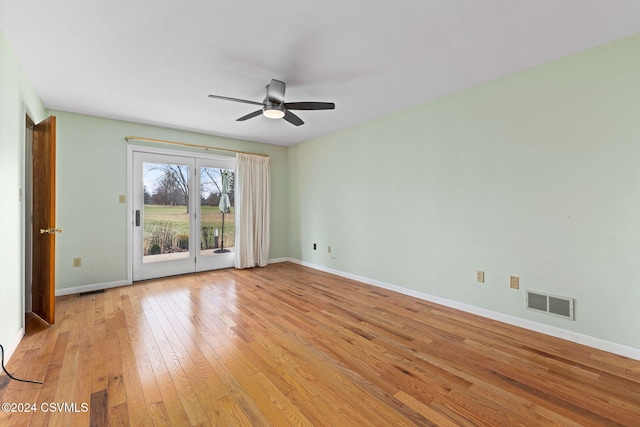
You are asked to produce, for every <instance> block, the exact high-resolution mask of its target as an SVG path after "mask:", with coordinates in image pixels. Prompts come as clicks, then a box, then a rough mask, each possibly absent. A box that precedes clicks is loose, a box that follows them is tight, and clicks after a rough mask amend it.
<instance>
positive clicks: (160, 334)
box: [0, 263, 640, 426]
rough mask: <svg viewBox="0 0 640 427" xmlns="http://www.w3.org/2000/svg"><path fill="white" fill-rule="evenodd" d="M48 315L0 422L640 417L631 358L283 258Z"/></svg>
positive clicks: (18, 361)
mask: <svg viewBox="0 0 640 427" xmlns="http://www.w3.org/2000/svg"><path fill="white" fill-rule="evenodd" d="M56 319H57V323H56V324H55V325H54V326H52V327H49V328H47V327H45V326H43V325H42V324H40V323H39V322H38V321H37V320H36V319H30V320H29V322H28V323H29V325H28V329H29V331H28V333H27V335H26V336H25V337H24V339H23V340H22V342H21V344H20V346H19V347H18V349H17V351H16V353H15V355H14V357H13V358H12V360H11V363H9V364H8V369H9V371H10V372H13V373H14V375H16V376H18V377H22V378H30V379H43V380H44V385H42V386H40V385H35V384H26V383H18V382H13V381H11V382H9V383H7V377H6V376H4V375H3V376H0V403H2V402H11V403H35V404H36V407H37V408H38V410H37V412H31V413H3V412H0V425H2V426H25V425H33V426H57V425H59V426H68V425H71V426H87V425H91V426H102V425H112V426H126V425H136V426H137V425H159V426H165V425H172V426H188V425H227V426H236V425H247V426H269V425H273V426H288V425H296V426H309V425H315V426H349V425H352V426H401V425H419V426H425V425H439V426H454V425H456V426H457V425H462V426H470V425H486V426H501V425H504V426H517V425H526V426H546V425H558V426H572V425H588V426H605V425H627V426H638V425H640V362H638V361H634V360H630V359H626V358H623V357H620V356H616V355H612V354H608V353H605V352H602V351H598V350H594V349H591V348H588V347H584V346H580V345H576V344H573V343H570V342H566V341H563V340H559V339H554V338H550V337H547V336H543V335H540V334H537V333H534V332H530V331H527V330H523V329H519V328H516V327H513V326H509V325H505V324H502V323H499V322H495V321H491V320H487V319H484V318H481V317H477V316H474V315H471V314H467V313H463V312H460V311H456V310H453V309H449V308H446V307H442V306H438V305H436V304H431V303H428V302H425V301H422V300H418V299H415V298H411V297H408V296H405V295H401V294H397V293H394V292H391V291H387V290H384V289H379V288H376V287H372V286H369V285H365V284H362V283H358V282H355V281H351V280H347V279H343V278H340V277H336V276H332V275H330V274H326V273H322V272H318V271H315V270H312V269H308V268H305V267H302V266H298V265H295V264H291V263H281V264H275V265H271V266H269V267H267V268H262V269H253V270H232V269H231V270H222V271H215V272H207V273H198V274H194V275H188V276H179V277H172V278H166V279H160V280H151V281H147V282H142V283H138V284H135V285H133V286H127V287H122V288H116V289H111V290H108V291H106V292H105V293H104V294H94V295H87V296H81V297H78V296H66V297H61V298H58V299H57V309H56ZM49 402H53V403H64V402H67V403H75V404H76V405H77V407H78V412H53V413H52V412H50V411H49V412H44V411H43V410H41V405H42V404H43V403H45V404H46V403H49ZM83 403H85V404H87V406H88V411H87V412H82V406H81V405H82V404H83Z"/></svg>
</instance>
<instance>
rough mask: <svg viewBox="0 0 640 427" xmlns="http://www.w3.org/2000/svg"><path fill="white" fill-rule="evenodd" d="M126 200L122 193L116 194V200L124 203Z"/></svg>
mask: <svg viewBox="0 0 640 427" xmlns="http://www.w3.org/2000/svg"><path fill="white" fill-rule="evenodd" d="M126 201H127V197H126V196H125V195H124V194H120V195H119V196H118V202H120V203H126Z"/></svg>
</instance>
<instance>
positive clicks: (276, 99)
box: [267, 79, 286, 104]
mask: <svg viewBox="0 0 640 427" xmlns="http://www.w3.org/2000/svg"><path fill="white" fill-rule="evenodd" d="M285 87H286V85H285V83H284V82H281V81H280V80H276V79H272V80H271V83H269V84H268V85H267V99H268V100H269V102H273V103H274V104H282V103H283V102H284V91H285Z"/></svg>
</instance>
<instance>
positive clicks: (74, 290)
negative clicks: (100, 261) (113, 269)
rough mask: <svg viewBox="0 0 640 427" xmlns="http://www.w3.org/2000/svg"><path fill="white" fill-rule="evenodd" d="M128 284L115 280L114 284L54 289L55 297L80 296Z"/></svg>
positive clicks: (125, 281)
mask: <svg viewBox="0 0 640 427" xmlns="http://www.w3.org/2000/svg"><path fill="white" fill-rule="evenodd" d="M127 285H130V283H129V282H128V281H127V280H116V281H115V282H106V283H95V284H92V285H83V286H75V287H73V288H61V289H56V296H57V297H59V296H62V295H73V294H80V293H82V292H92V291H100V290H102V289H109V288H118V287H120V286H127Z"/></svg>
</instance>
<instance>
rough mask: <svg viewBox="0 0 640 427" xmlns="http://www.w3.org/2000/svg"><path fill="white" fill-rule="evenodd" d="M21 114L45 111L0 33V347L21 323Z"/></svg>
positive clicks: (11, 339) (42, 114)
mask: <svg viewBox="0 0 640 427" xmlns="http://www.w3.org/2000/svg"><path fill="white" fill-rule="evenodd" d="M25 114H29V115H30V116H31V118H32V119H33V120H34V121H35V122H38V121H40V120H42V119H44V118H45V109H44V107H43V105H42V102H41V101H40V99H39V98H38V95H37V94H36V93H35V91H34V90H33V87H32V86H31V84H30V83H29V81H28V80H27V78H26V76H25V74H24V72H23V71H22V69H21V68H20V65H19V64H18V61H17V59H16V58H15V56H14V55H13V52H12V50H11V48H10V46H9V45H8V43H7V40H6V39H5V37H4V34H2V32H0V183H2V184H1V185H0V201H1V202H0V203H2V209H0V230H1V232H0V235H1V236H2V244H0V278H1V280H0V344H2V345H3V346H4V347H5V349H8V347H9V345H11V344H13V343H14V340H15V339H16V337H17V334H18V332H19V331H20V329H21V328H22V327H23V323H24V299H23V295H24V264H23V262H24V257H23V253H24V231H23V230H24V217H25V214H24V204H23V202H22V201H21V200H20V196H19V195H20V190H21V189H24V187H25V182H24V168H25V166H24V159H25V143H24V140H25Z"/></svg>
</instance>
